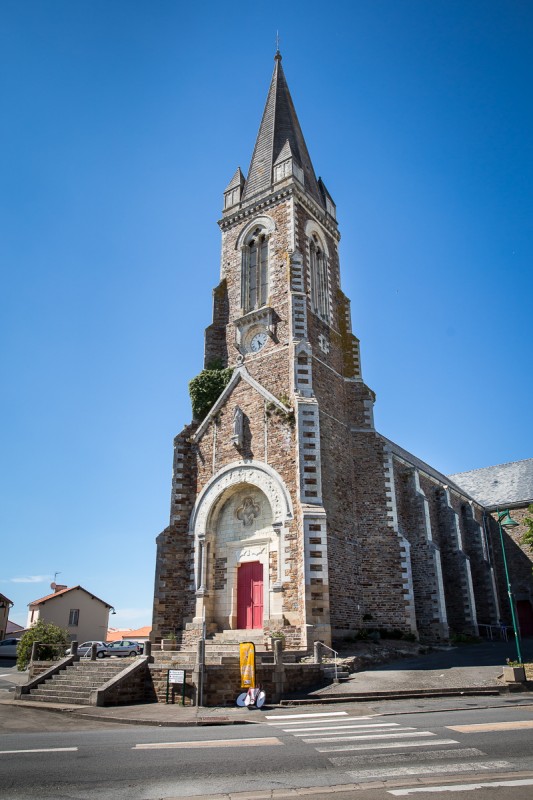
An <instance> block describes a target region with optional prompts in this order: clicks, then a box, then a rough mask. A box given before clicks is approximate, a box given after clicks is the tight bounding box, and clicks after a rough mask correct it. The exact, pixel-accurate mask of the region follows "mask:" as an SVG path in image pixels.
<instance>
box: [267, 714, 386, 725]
mask: <svg viewBox="0 0 533 800" xmlns="http://www.w3.org/2000/svg"><path fill="white" fill-rule="evenodd" d="M365 719H374V717H373V716H367V717H348V716H347V717H345V718H344V719H334V718H333V717H331V718H330V719H310V720H306V719H299V720H297V721H296V722H286V721H284V722H267V725H277V726H283V725H305V724H309V725H320V723H321V722H341V723H342V722H355V721H357V720H365ZM393 724H394V725H395V724H396V723H393Z"/></svg>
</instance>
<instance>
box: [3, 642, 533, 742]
mask: <svg viewBox="0 0 533 800" xmlns="http://www.w3.org/2000/svg"><path fill="white" fill-rule="evenodd" d="M524 644H525V647H523V651H524V659H526V658H527V659H528V660H532V661H533V641H532V640H527V642H524V643H523V645H524ZM512 657H513V653H512V645H509V644H508V643H507V644H505V643H500V642H483V643H481V644H478V645H470V646H466V647H450V648H446V649H444V650H438V651H435V652H434V653H431V654H429V655H427V656H422V657H416V658H413V659H406V660H402V661H397V662H391V663H389V664H386V665H381V666H380V667H376V668H373V669H368V670H365V671H362V672H357V673H355V674H354V675H353V676H352V677H351V679H350V680H349V681H347V682H345V683H339V684H331V685H329V686H327V687H325V688H323V689H319V690H317V691H315V692H312V693H311V694H310V695H308V696H307V698H302V700H300V702H299V703H298V705H299V706H300V703H301V704H302V705H304V706H305V705H306V701H307V700H309V701H311V702H312V703H314V704H315V703H316V704H319V705H318V707H317V705H314V704H313V705H312V706H311V705H309V706H308V708H309V711H311V712H312V711H315V712H317V711H319V710H323V711H326V710H327V709H328V708H331V706H330V703H331V702H336V703H339V704H342V705H344V706H345V707H348V706H349V707H350V709H354V707H355V708H356V709H357V714H358V715H367V714H371V715H372V714H376V713H380V712H379V711H378V709H377V708H376V705H378V706H379V704H380V703H382V702H384V701H390V700H392V701H393V702H394V697H397V698H401V699H402V700H403V702H401V703H400V705H401V706H402V707H404V708H405V707H406V704H408V701H409V695H410V696H411V697H420V696H421V694H422V695H423V694H425V695H426V697H427V693H430V694H431V696H432V697H433V698H435V697H441V698H446V697H447V698H448V699H449V701H450V703H449V705H453V703H454V702H457V701H454V700H453V696H452V697H450V692H451V691H452V690H455V696H457V695H459V696H464V695H475V694H482V693H483V692H485V691H487V690H489V691H493V693H494V694H497V693H498V692H499V689H500V688H501V684H498V682H497V677H498V676H499V675H500V674H501V672H502V666H503V664H505V660H506V658H512ZM506 697H507V698H508V697H509V695H504V698H506ZM514 697H516V698H517V700H518V696H517V695H514ZM529 697H530V695H525V701H526V702H529ZM531 697H532V702H533V695H531ZM504 698H502V701H501V702H508V701H507V700H505V699H504ZM321 700H322V701H323V703H324V705H322V704H321V703H320V701H321ZM267 702H268V698H267ZM355 702H356V705H355V706H354V703H355ZM397 702H399V700H398V701H397ZM494 702H498V699H497V698H495V699H494ZM326 703H327V704H328V705H325V704H326ZM411 703H412V705H413V708H414V707H415V703H414V702H413V701H411ZM388 705H391V703H388ZM2 706H13V707H20V708H32V709H36V710H37V709H41V710H43V711H44V710H47V711H55V712H62V713H68V714H72V715H73V716H77V717H84V718H89V719H101V720H106V721H114V722H121V723H127V724H133V725H155V726H162V727H174V726H175V727H182V726H198V725H245V724H250V723H258V722H264V719H265V713H266V714H268V713H276V712H277V713H287V711H288V708H287V705H286V703H285V704H284V709H279V707H278V706H270V707H268V708H267V707H265V708H263V710H257V709H255V710H251V711H250V710H248V709H247V708H238V707H236V706H235V707H228V708H221V707H215V708H203V707H202V708H196V707H195V706H184V707H182V706H180V705H178V704H177V703H176V704H174V705H172V704H169V705H166V704H164V703H138V704H134V705H128V706H111V707H96V706H79V705H68V704H55V703H54V704H51V703H39V702H32V701H28V700H2V701H0V707H2ZM416 708H420V704H419V703H418V702H417V703H416ZM292 710H293V712H294V713H298V710H299V709H298V708H293V709H292ZM301 710H302V711H303V709H301Z"/></svg>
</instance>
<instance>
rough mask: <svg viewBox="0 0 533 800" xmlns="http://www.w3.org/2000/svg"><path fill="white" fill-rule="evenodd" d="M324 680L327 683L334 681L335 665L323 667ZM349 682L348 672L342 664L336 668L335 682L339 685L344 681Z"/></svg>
mask: <svg viewBox="0 0 533 800" xmlns="http://www.w3.org/2000/svg"><path fill="white" fill-rule="evenodd" d="M323 670H324V678H325V679H326V680H328V681H331V682H333V681H334V680H335V665H334V664H331V665H329V664H328V665H327V666H324V668H323ZM349 680H350V670H348V669H347V668H346V667H344V666H343V665H342V664H339V665H338V666H337V681H338V682H339V683H344V682H345V681H349Z"/></svg>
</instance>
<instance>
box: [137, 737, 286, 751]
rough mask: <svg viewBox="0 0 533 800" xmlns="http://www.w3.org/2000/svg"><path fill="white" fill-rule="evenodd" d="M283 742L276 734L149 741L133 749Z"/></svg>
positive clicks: (236, 745)
mask: <svg viewBox="0 0 533 800" xmlns="http://www.w3.org/2000/svg"><path fill="white" fill-rule="evenodd" d="M278 744H283V742H282V741H281V740H280V739H277V738H276V737H275V736H270V737H265V738H262V739H260V738H258V739H213V740H209V741H206V740H201V741H198V742H149V743H147V744H136V745H134V747H132V748H131V749H132V750H170V749H175V748H177V749H183V748H195V747H269V746H272V745H278Z"/></svg>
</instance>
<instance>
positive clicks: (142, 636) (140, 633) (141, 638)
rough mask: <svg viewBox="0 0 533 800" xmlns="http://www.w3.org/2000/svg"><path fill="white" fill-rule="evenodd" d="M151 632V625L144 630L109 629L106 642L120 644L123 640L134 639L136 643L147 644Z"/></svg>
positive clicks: (145, 626) (143, 628)
mask: <svg viewBox="0 0 533 800" xmlns="http://www.w3.org/2000/svg"><path fill="white" fill-rule="evenodd" d="M151 632H152V626H151V625H144V627H142V628H109V630H108V632H107V637H106V642H119V641H120V640H121V639H132V640H133V641H134V642H147V641H148V640H149V638H150V633H151Z"/></svg>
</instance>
